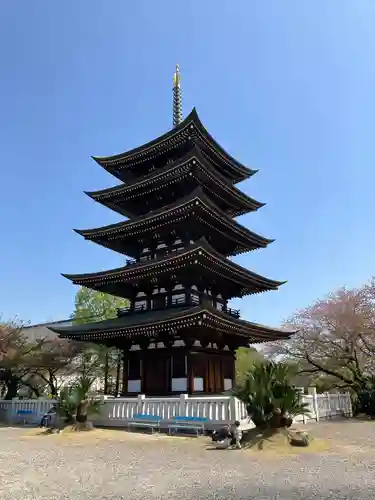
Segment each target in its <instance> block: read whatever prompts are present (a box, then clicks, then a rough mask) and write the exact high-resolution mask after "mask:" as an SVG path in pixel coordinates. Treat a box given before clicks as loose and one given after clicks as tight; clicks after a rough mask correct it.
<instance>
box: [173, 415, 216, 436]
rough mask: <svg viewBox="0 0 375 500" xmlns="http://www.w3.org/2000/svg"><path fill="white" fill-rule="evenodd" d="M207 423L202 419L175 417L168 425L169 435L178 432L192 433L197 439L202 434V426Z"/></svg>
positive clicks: (205, 419)
mask: <svg viewBox="0 0 375 500" xmlns="http://www.w3.org/2000/svg"><path fill="white" fill-rule="evenodd" d="M207 421H208V419H207V418H203V417H175V418H174V421H173V422H171V423H169V424H168V431H169V435H171V434H172V433H173V434H176V433H177V432H178V431H180V430H181V431H194V432H195V434H196V436H197V437H198V436H199V435H200V434H201V435H203V434H204V424H205V423H206V422H207Z"/></svg>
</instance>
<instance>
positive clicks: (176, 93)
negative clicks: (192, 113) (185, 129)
mask: <svg viewBox="0 0 375 500" xmlns="http://www.w3.org/2000/svg"><path fill="white" fill-rule="evenodd" d="M181 122H182V97H181V80H180V67H179V65H178V64H176V71H175V72H174V75H173V126H174V127H177V125H179V124H180V123H181Z"/></svg>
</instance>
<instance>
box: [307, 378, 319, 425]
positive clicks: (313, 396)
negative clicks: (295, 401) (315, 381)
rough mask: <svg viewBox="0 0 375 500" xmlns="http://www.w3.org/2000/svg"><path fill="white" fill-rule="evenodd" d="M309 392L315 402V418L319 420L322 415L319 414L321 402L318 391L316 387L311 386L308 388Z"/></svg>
mask: <svg viewBox="0 0 375 500" xmlns="http://www.w3.org/2000/svg"><path fill="white" fill-rule="evenodd" d="M307 392H308V394H309V395H310V396H312V402H313V408H314V413H315V420H316V421H317V422H319V420H320V415H319V404H318V395H317V393H316V387H313V386H312V387H309V388H308V390H307Z"/></svg>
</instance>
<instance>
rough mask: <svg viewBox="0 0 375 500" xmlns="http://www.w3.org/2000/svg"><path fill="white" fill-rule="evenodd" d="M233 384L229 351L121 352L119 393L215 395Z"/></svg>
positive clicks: (152, 350) (147, 350) (142, 350)
mask: <svg viewBox="0 0 375 500" xmlns="http://www.w3.org/2000/svg"><path fill="white" fill-rule="evenodd" d="M234 385H235V355H234V353H233V352H231V351H229V350H220V349H204V348H195V347H191V348H187V347H174V348H169V349H168V348H160V349H139V350H134V351H123V381H122V391H121V395H122V396H137V395H138V394H145V395H146V396H168V395H169V396H173V395H177V394H178V395H180V394H191V395H197V396H198V395H214V394H222V393H223V392H225V391H229V390H230V389H232V387H233V386H234Z"/></svg>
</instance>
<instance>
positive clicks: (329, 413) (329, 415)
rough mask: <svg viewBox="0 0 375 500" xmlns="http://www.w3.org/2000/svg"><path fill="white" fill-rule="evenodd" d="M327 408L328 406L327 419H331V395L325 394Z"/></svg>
mask: <svg viewBox="0 0 375 500" xmlns="http://www.w3.org/2000/svg"><path fill="white" fill-rule="evenodd" d="M327 406H328V418H329V419H330V420H331V418H332V408H331V395H330V393H329V392H327Z"/></svg>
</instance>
